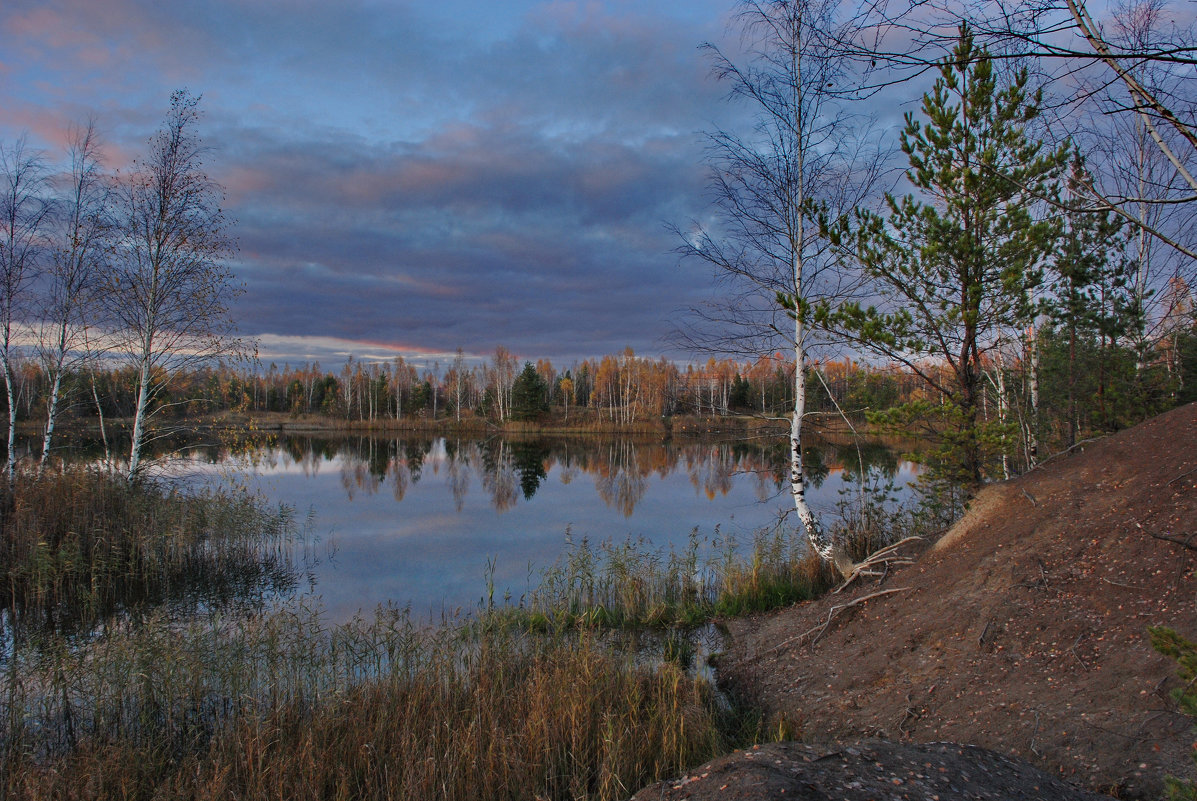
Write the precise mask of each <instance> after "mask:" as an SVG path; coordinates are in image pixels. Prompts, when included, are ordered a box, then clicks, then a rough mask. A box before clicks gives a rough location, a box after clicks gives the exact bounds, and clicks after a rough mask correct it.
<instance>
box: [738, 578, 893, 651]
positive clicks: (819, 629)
mask: <svg viewBox="0 0 1197 801" xmlns="http://www.w3.org/2000/svg"><path fill="white" fill-rule="evenodd" d="M909 589H910V587H892V588H890V589H888V590H878V591H877V592H872V593H869V594H868V595H862V596H860V597H859V598H854V599H853V600H851V601H848V602H847V603H843V604H837V605H835V606H833V607H831V609H830V610H829V611H828V612H827V619H826V620H824V621H823V622H822V623H821V624H820V625H818V626H815V627H814V628H812V629H809V630H807V631H804V632H802V633H801V634H799V635H797V636H796V637H790V638H789V639H788V640H782V641H781V642H779V643H777V645H774V646H772V647H771V648H769V649H767V650H765V651H762V652H761V653H760V654H758V658H759V657H761V656H765V655H766V654H771V653H773V652H774V651H776V650H778V649H780V648H784V647H785V646H787V645H789V644H790V643H794V642H801V641H802V640H803V639H804V638H806V637H808V636H810V635H811V634H814V635H815V638H814V639H813V640H811V645H814V644H815V643H816V642H818V641H819V638H820V637H822V636H823V632H825V631H827V627H828V626H830V625H831V621H832V620H833V619H834V618H835V616H836V615H838V614H839V613H840V612H843V611H844V610H846V609H851V608H852V607H854V606H857V605H858V604H862V603H864V602H865V601H868V600H870V599H873V598H880V597H881V596H882V595H891V594H893V593H895V592H906V591H907V590H909Z"/></svg>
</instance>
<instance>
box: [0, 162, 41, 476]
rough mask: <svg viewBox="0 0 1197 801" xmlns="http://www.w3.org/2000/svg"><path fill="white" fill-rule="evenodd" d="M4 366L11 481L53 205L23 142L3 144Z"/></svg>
mask: <svg viewBox="0 0 1197 801" xmlns="http://www.w3.org/2000/svg"><path fill="white" fill-rule="evenodd" d="M0 181H3V184H2V185H0V368H2V369H3V371H4V391H5V397H6V398H7V399H8V456H7V462H6V464H5V470H6V471H7V473H8V475H9V477H10V478H11V477H12V475H13V470H14V469H15V467H16V430H17V391H16V383H17V382H16V360H17V358H18V355H19V347H20V342H19V338H20V328H21V325H22V323H23V322H24V320H25V315H26V314H27V313H28V312H29V311H31V308H32V304H31V289H32V287H33V284H34V281H35V280H36V279H37V277H38V273H39V272H40V271H41V269H42V266H43V259H44V257H45V254H46V250H47V246H48V239H47V237H48V234H49V231H48V227H49V223H50V213H51V209H52V207H53V204H52V203H51V201H50V197H49V188H50V187H49V183H48V173H47V170H46V165H45V162H44V161H43V159H42V155H41V154H40V153H38V152H36V151H34V150H32V149H30V148H29V147H28V146H27V145H26V143H25V140H24V138H21V139H18V140H17V141H16V142H14V143H13V144H12V145H7V146H6V145H4V143H0Z"/></svg>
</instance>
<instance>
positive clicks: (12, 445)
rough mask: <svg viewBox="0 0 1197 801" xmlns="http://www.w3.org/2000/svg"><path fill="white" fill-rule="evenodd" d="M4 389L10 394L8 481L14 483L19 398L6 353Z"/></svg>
mask: <svg viewBox="0 0 1197 801" xmlns="http://www.w3.org/2000/svg"><path fill="white" fill-rule="evenodd" d="M4 389H5V391H7V392H8V463H7V465H6V468H5V469H6V470H7V471H8V480H9V481H12V479H13V477H14V476H15V472H14V471H15V470H16V467H17V451H16V447H17V398H16V394H15V392H14V391H13V374H12V363H11V362H10V361H9V359H8V354H7V353H5V358H4Z"/></svg>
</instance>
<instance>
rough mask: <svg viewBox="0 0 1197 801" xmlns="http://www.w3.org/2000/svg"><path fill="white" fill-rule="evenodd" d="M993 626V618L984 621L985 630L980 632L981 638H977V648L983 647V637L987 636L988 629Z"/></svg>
mask: <svg viewBox="0 0 1197 801" xmlns="http://www.w3.org/2000/svg"><path fill="white" fill-rule="evenodd" d="M992 625H993V618H989V620H986V621H985V628H984V629H983V630H982V631H981V636H980V637H978V638H977V647H978V648H984V647H985V637H986V636H988V634H989V627H990V626H992Z"/></svg>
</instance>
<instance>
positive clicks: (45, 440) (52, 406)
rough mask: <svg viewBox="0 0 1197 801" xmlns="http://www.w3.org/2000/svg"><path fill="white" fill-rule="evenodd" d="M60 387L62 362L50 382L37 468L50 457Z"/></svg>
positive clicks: (42, 466) (44, 463)
mask: <svg viewBox="0 0 1197 801" xmlns="http://www.w3.org/2000/svg"><path fill="white" fill-rule="evenodd" d="M61 387H62V363H61V362H59V364H58V369H57V370H55V371H54V381H53V382H52V383H51V384H50V398H49V400H47V401H46V433H45V434H44V435H43V436H42V458H41V462H40V463H39V469H40V468H44V467H45V466H46V461H47V460H48V459H49V458H50V442H51V440H53V438H54V422H55V420H56V419H57V417H58V393H59V391H60V389H61Z"/></svg>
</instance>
